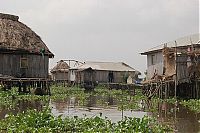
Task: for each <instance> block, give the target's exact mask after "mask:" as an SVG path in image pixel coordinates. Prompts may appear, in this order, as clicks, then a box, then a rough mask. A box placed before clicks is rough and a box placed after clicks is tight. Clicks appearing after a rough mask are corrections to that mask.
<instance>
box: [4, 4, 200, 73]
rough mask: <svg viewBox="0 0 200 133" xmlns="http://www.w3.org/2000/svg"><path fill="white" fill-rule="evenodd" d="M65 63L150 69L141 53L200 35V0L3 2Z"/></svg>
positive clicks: (56, 58)
mask: <svg viewBox="0 0 200 133" xmlns="http://www.w3.org/2000/svg"><path fill="white" fill-rule="evenodd" d="M0 12H3V13H11V14H15V15H18V16H19V17H20V21H21V22H23V23H25V24H26V25H27V26H29V27H30V28H32V30H34V31H35V32H36V33H37V34H38V35H39V36H41V38H42V39H43V41H44V42H45V43H46V45H47V46H48V47H49V49H50V50H51V51H52V52H53V53H54V54H55V58H54V59H51V60H50V67H53V66H54V65H55V64H56V62H57V61H58V60H60V59H76V60H80V61H116V62H125V63H127V64H129V65H131V66H132V67H133V68H135V69H137V70H139V71H141V72H142V73H143V72H144V71H145V70H146V58H145V56H141V55H140V54H139V53H140V52H143V51H145V50H148V49H150V48H151V47H154V46H157V45H160V44H162V43H165V42H168V41H172V40H174V39H177V38H179V37H183V36H186V35H190V34H194V33H198V32H199V1H198V0H0Z"/></svg>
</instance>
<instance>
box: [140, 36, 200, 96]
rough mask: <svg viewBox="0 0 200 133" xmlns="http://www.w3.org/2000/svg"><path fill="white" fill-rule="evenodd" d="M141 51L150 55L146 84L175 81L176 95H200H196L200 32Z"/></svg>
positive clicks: (199, 59) (199, 63) (199, 71)
mask: <svg viewBox="0 0 200 133" xmlns="http://www.w3.org/2000/svg"><path fill="white" fill-rule="evenodd" d="M141 54H142V55H146V56H147V73H146V81H145V82H144V83H145V84H149V83H152V82H156V83H158V82H164V83H166V82H170V81H172V82H173V83H175V84H174V85H172V86H173V87H172V88H173V90H172V94H173V95H177V96H178V95H184V96H186V94H191V97H197V95H199V94H196V92H198V91H199V90H198V88H197V87H195V85H194V84H197V80H198V79H199V78H200V35H199V34H193V35H191V36H186V37H183V38H179V39H177V40H174V41H172V42H168V43H165V44H163V45H160V46H158V47H155V48H153V49H150V50H148V51H146V52H143V53H141ZM189 86H190V87H189ZM191 86H192V87H191ZM194 87H195V89H194ZM175 89H177V90H175ZM185 89H187V90H185ZM190 91H191V92H192V93H193V94H192V93H190ZM169 93H170V92H169ZM174 93H175V94H174ZM194 93H195V94H194ZM194 95H196V96H194Z"/></svg>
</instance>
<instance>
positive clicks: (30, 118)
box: [0, 110, 170, 133]
mask: <svg viewBox="0 0 200 133" xmlns="http://www.w3.org/2000/svg"><path fill="white" fill-rule="evenodd" d="M0 125H1V127H0V132H10V133H11V132H31V133H34V132H41V133H45V132H85V133H86V132H87V133H88V132H89V133H93V132H102V133H104V132H110V133H111V132H118V133H121V132H147V133H154V132H155V133H157V132H159V133H164V132H167V131H170V129H169V128H168V127H167V126H162V125H160V124H158V123H157V122H156V121H155V119H152V118H149V117H146V116H145V117H143V118H142V119H140V118H129V117H125V119H124V120H121V121H119V122H117V123H112V122H111V121H110V120H108V119H106V118H102V117H98V116H96V117H94V118H88V117H83V118H78V117H76V116H75V117H73V118H70V117H67V118H64V119H62V118H61V116H59V117H54V116H52V115H51V113H50V110H43V111H41V112H38V111H36V110H28V111H27V112H23V113H19V114H17V115H16V116H14V115H8V117H7V118H5V119H3V120H1V121H0Z"/></svg>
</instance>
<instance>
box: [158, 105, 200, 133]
mask: <svg viewBox="0 0 200 133" xmlns="http://www.w3.org/2000/svg"><path fill="white" fill-rule="evenodd" d="M157 117H158V120H159V121H161V122H164V123H167V124H170V125H171V126H172V127H173V128H174V129H175V130H176V132H179V133H199V132H200V114H196V113H194V112H192V111H190V110H189V109H187V108H185V107H183V106H181V105H173V104H168V103H163V104H160V105H159V109H158V116H157Z"/></svg>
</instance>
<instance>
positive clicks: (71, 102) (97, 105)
mask: <svg viewBox="0 0 200 133" xmlns="http://www.w3.org/2000/svg"><path fill="white" fill-rule="evenodd" d="M99 99H100V97H99V96H90V97H89V98H88V100H87V102H85V104H81V103H80V101H79V99H78V98H76V97H70V98H67V99H65V100H50V101H49V105H50V107H51V108H52V109H51V111H52V113H53V114H54V115H55V116H59V115H62V117H67V116H70V117H73V116H79V117H84V116H85V115H86V116H87V117H95V116H100V113H101V114H102V117H107V118H108V119H111V120H112V121H113V122H117V121H119V120H121V119H123V118H124V117H125V116H127V117H138V118H142V117H143V116H145V115H149V116H154V117H157V118H158V120H159V121H160V122H163V123H167V124H169V125H171V127H173V128H174V129H175V130H176V132H178V133H198V132H200V114H196V113H194V112H192V111H190V110H188V109H187V108H185V107H183V106H181V105H173V104H168V103H162V104H159V105H158V110H157V112H156V113H151V112H145V111H130V110H126V111H122V110H118V107H117V101H116V99H115V98H112V97H106V98H105V99H104V100H103V103H102V101H101V102H99ZM138 104H140V103H138ZM140 106H141V108H143V107H142V105H140ZM42 107H43V104H42V102H40V101H31V102H30V101H24V100H22V101H20V102H19V104H18V105H17V107H16V108H15V109H7V108H1V109H0V118H1V119H3V118H5V116H6V115H7V114H8V113H13V114H17V113H18V112H22V111H25V110H27V109H37V110H42ZM141 110H142V109H141Z"/></svg>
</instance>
